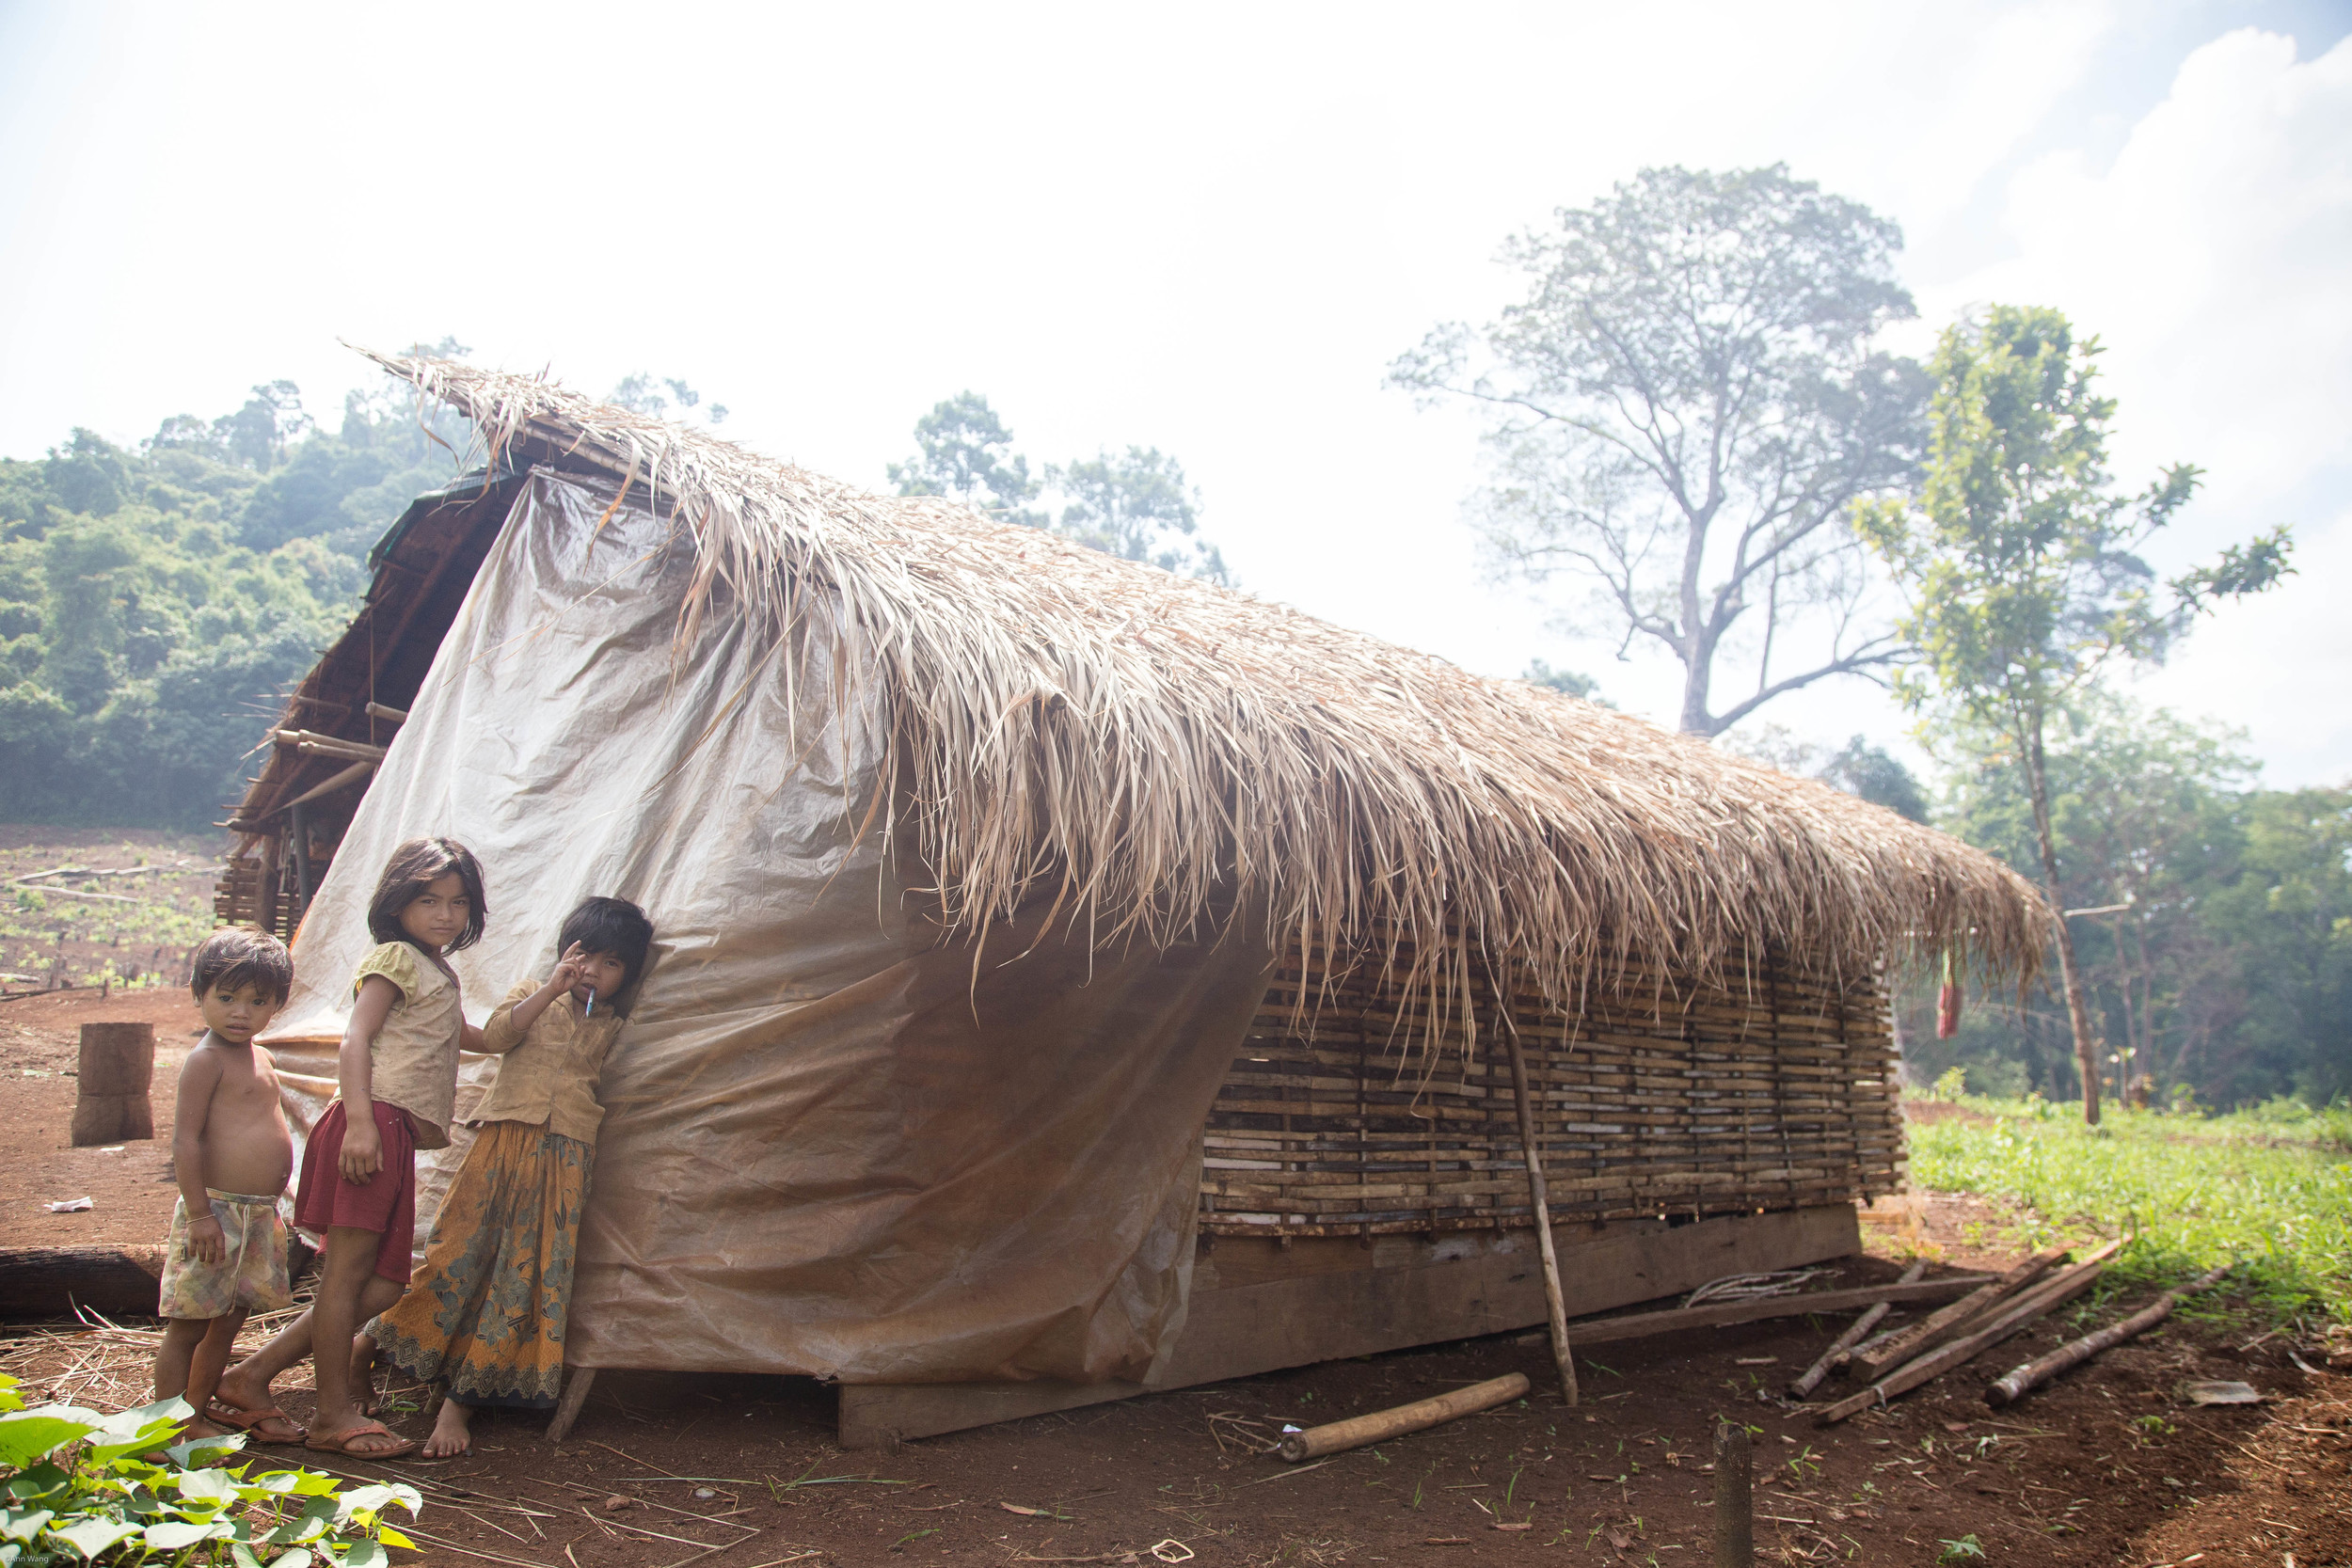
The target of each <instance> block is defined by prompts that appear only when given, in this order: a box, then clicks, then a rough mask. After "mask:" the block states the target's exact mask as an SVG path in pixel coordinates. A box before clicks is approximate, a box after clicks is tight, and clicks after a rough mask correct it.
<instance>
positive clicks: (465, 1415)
mask: <svg viewBox="0 0 2352 1568" xmlns="http://www.w3.org/2000/svg"><path fill="white" fill-rule="evenodd" d="M472 1422H473V1412H472V1411H471V1410H469V1409H468V1408H467V1407H466V1406H464V1405H462V1404H459V1403H458V1402H456V1401H455V1400H453V1399H443V1400H442V1401H441V1413H440V1414H439V1415H438V1416H437V1417H435V1418H433V1435H432V1436H430V1437H428V1438H426V1439H425V1440H424V1457H425V1458H427V1459H454V1458H456V1457H457V1456H458V1455H460V1454H469V1453H471V1452H473V1429H472Z"/></svg>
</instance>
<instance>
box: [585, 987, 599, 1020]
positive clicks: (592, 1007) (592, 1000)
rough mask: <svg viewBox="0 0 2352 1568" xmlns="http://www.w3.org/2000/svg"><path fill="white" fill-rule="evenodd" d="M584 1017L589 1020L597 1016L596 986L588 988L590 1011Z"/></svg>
mask: <svg viewBox="0 0 2352 1568" xmlns="http://www.w3.org/2000/svg"><path fill="white" fill-rule="evenodd" d="M582 1016H583V1017H587V1018H594V1017H596V987H594V986H590V987H589V988H588V1011H587V1012H586V1013H585V1014H583V1015H582Z"/></svg>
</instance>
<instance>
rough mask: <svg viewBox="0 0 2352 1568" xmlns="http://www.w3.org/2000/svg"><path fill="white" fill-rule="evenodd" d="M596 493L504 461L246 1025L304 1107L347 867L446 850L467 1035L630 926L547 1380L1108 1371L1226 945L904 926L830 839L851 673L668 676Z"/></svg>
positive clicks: (315, 1080) (651, 603) (863, 753)
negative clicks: (642, 916)
mask: <svg viewBox="0 0 2352 1568" xmlns="http://www.w3.org/2000/svg"><path fill="white" fill-rule="evenodd" d="M610 502H611V493H610V492H609V491H598V490H596V489H595V488H592V487H590V486H588V485H585V484H583V483H579V482H576V481H573V480H571V479H568V478H564V477H560V476H556V475H552V474H549V473H547V472H545V471H542V472H540V473H537V474H535V475H533V476H532V479H531V481H530V483H528V484H527V485H526V486H525V488H524V490H523V492H522V494H521V496H520V498H519V499H517V501H516V509H515V514H514V515H513V516H512V517H510V519H509V521H508V523H507V526H506V529H505V531H504V532H503V533H502V534H501V538H500V540H499V543H498V545H497V546H496V547H495V548H494V549H493V551H492V552H491V554H490V556H489V559H488V560H487V561H486V562H485V563H484V565H483V567H482V570H481V572H480V574H479V575H478V576H477V578H476V579H475V582H474V586H473V590H472V593H471V594H470V595H469V598H468V600H467V603H466V606H465V608H464V610H462V611H461V612H460V614H459V615H458V618H457V621H456V624H455V625H454V626H453V628H452V629H451V631H450V633H449V635H448V637H447V639H446V640H445V641H444V642H443V644H442V647H441V650H440V654H439V657H438V659H437V662H436V664H435V666H434V669H433V673H432V674H431V675H430V676H429V677H428V678H427V679H426V682H425V684H424V688H423V689H422V690H421V692H420V694H419V695H418V697H417V699H416V702H415V704H414V706H413V708H412V710H411V713H410V716H409V719H408V721H407V722H406V723H405V725H404V726H403V727H402V729H401V731H400V733H399V735H398V736H397V738H396V739H395V740H394V741H393V743H392V746H391V748H390V751H389V754H388V755H387V756H386V758H385V759H384V763H383V765H382V767H381V768H379V770H378V772H377V774H376V777H375V780H374V782H373V785H372V787H371V788H370V790H369V792H368V796H367V798H366V800H365V801H364V803H363V804H362V805H361V806H360V808H359V811H358V816H357V817H356V818H355V819H354V821H353V823H352V825H351V828H350V830H349V832H348V833H347V834H346V836H345V837H344V839H343V841H342V845H341V847H339V848H338V849H337V850H336V853H335V857H334V861H333V863H332V866H331V869H330V870H329V872H328V874H327V876H326V880H325V882H324V884H323V885H322V886H321V888H320V890H319V894H318V897H317V899H316V901H315V902H314V904H313V905H312V907H311V909H310V912H309V914H308V915H307V917H306V918H305V919H304V922H303V926H302V929H301V931H300V933H299V934H298V936H297V938H296V941H295V943H294V961H295V971H296V981H295V990H294V1000H293V1003H292V1005H291V1006H289V1008H288V1010H287V1012H286V1014H285V1015H284V1018H283V1022H281V1023H280V1024H279V1025H278V1027H277V1028H276V1029H274V1030H273V1031H272V1034H271V1038H270V1040H269V1041H268V1043H270V1044H273V1045H275V1046H277V1048H278V1052H279V1060H280V1067H281V1071H282V1073H283V1074H284V1075H285V1077H286V1082H287V1086H288V1096H289V1100H290V1101H291V1103H292V1108H293V1109H294V1112H295V1114H296V1116H297V1117H298V1119H299V1121H300V1123H301V1125H303V1126H306V1127H307V1126H308V1125H309V1122H310V1117H313V1116H314V1115H315V1114H316V1113H317V1112H318V1110H319V1109H320V1108H322V1107H323V1105H324V1103H325V1101H326V1098H327V1097H328V1096H330V1095H331V1094H332V1093H333V1078H334V1072H335V1066H334V1049H335V1040H336V1039H337V1038H338V1037H340V1035H341V1032H342V1023H343V1018H344V1015H345V1009H346V1007H347V1006H348V987H349V983H350V976H351V974H352V972H353V969H354V968H355V966H356V965H357V964H358V960H359V958H361V956H362V955H364V954H365V953H366V951H367V950H368V948H369V946H370V945H371V942H372V939H371V938H370V937H369V935H368V931H367V920H366V907H367V901H368V897H369V895H370V894H371V893H372V891H373V886H374V881H375V877H376V874H377V872H378V870H379V869H380V868H381V867H382V865H383V863H384V861H385V859H386V857H387V855H388V854H389V851H390V849H391V848H392V847H393V846H394V845H395V844H397V843H399V842H400V841H401V840H403V839H405V838H411V837H416V836H420V835H425V834H434V833H446V834H448V835H450V836H452V837H454V838H456V839H458V840H460V841H462V842H463V843H465V844H466V845H468V846H469V847H471V848H472V849H473V851H474V852H475V853H476V854H477V855H478V856H479V857H480V858H481V860H482V863H483V865H484V867H485V872H486V875H487V879H488V901H489V905H490V920H489V929H488V934H487V935H486V936H485V938H484V940H483V941H482V942H480V943H479V944H478V945H477V946H475V947H473V948H470V949H469V950H467V951H466V952H463V953H460V954H457V955H455V958H454V962H455V966H456V968H457V971H458V973H459V974H460V975H461V976H462V978H463V980H464V982H465V989H466V1001H467V1012H468V1016H469V1017H470V1018H473V1019H475V1020H476V1021H479V1020H480V1019H481V1018H482V1017H483V1016H485V1014H486V1012H487V1010H488V1008H489V1006H491V1005H492V1004H493V1003H494V1002H496V1001H497V999H498V998H499V997H500V996H501V994H502V993H503V992H504V991H505V990H506V989H507V988H508V987H509V986H510V985H512V984H513V983H514V982H515V981H516V980H517V979H520V978H523V977H525V976H529V975H539V974H545V973H546V971H547V969H548V966H549V964H550V963H551V962H552V960H553V957H554V939H555V933H556V928H557V927H558V926H559V925H560V923H561V922H562V920H563V917H564V913H565V911H568V910H570V909H571V908H572V906H573V905H574V904H575V903H577V902H578V901H579V900H580V898H582V897H585V896H587V895H591V894H606V895H616V896H620V897H625V898H630V899H634V900H636V901H637V902H638V903H640V904H642V905H644V907H645V910H646V911H647V912H648V913H649V914H650V915H651V916H652V918H653V920H654V923H655V926H656V927H657V929H658V931H659V933H660V935H659V940H658V942H657V947H656V954H657V957H656V959H655V963H654V965H653V969H652V973H651V974H650V976H649V978H648V979H647V981H646V983H645V985H644V991H643V995H642V996H641V997H640V999H639V1001H638V1004H637V1006H636V1007H635V1009H634V1011H633V1014H632V1016H631V1018H630V1021H629V1022H628V1027H627V1028H625V1029H624V1030H623V1031H622V1034H621V1037H620V1040H619V1043H618V1045H617V1046H616V1047H615V1049H614V1051H613V1053H612V1059H611V1061H610V1063H609V1064H608V1065H607V1067H606V1069H605V1077H604V1082H603V1084H602V1086H601V1090H600V1095H601V1098H602V1099H603V1101H604V1102H605V1104H606V1105H607V1106H608V1107H609V1109H610V1115H609V1116H608V1117H607V1118H606V1120H605V1123H604V1129H603V1132H602V1135H601V1137H600V1140H599V1144H598V1148H597V1151H596V1170H595V1176H594V1180H593V1185H592V1189H591V1197H590V1201H589V1207H588V1215H587V1220H586V1223H585V1225H584V1227H583V1229H582V1234H581V1241H580V1275H579V1285H578V1289H577V1291H576V1294H575V1297H574V1301H573V1307H572V1331H571V1338H570V1344H569V1356H568V1358H569V1359H570V1360H571V1361H572V1362H573V1363H574V1364H575V1365H584V1366H627V1367H644V1368H665V1369H672V1370H747V1371H786V1372H809V1373H816V1374H819V1375H825V1376H833V1377H839V1378H842V1379H844V1380H847V1381H850V1382H929V1381H954V1380H961V1379H1001V1378H1010V1377H1028V1376H1051V1377H1060V1378H1073V1379H1081V1380H1092V1379H1100V1378H1105V1377H1121V1378H1139V1377H1141V1376H1142V1375H1143V1374H1144V1372H1145V1370H1146V1369H1147V1368H1148V1367H1149V1365H1150V1363H1151V1362H1152V1359H1153V1358H1154V1356H1155V1355H1156V1354H1159V1353H1160V1352H1162V1351H1163V1350H1164V1349H1165V1348H1166V1346H1167V1345H1168V1344H1169V1343H1170V1342H1172V1339H1173V1338H1174V1335H1175V1333H1176V1331H1177V1329H1178V1328H1179V1326H1180V1325H1181V1323H1182V1318H1183V1311H1184V1290H1185V1285H1186V1282H1187V1280H1188V1277H1189V1269H1190V1260H1191V1256H1192V1224H1193V1219H1192V1217H1193V1213H1194V1208H1195V1201H1196V1199H1195V1186H1196V1182H1197V1173H1198V1168H1199V1159H1200V1154H1199V1133H1200V1126H1201V1123H1202V1121H1203V1119H1204V1117H1206V1114H1207V1111H1208V1108H1209V1104H1210V1101H1212V1100H1213V1099H1214V1098H1215V1095H1216V1086H1217V1085H1218V1083H1219V1081H1220V1080H1221V1079H1222V1078H1223V1076H1224V1074H1225V1071H1226V1069H1227V1068H1228V1067H1229V1066H1230V1065H1231V1063H1232V1057H1233V1055H1234V1053H1235V1050H1236V1048H1237V1047H1238V1045H1239V1043H1240V1041H1241V1039H1242V1037H1243V1033H1244V1031H1245V1029H1246V1028H1247V1026H1248V1021H1249V1018H1250V1016H1251V1014H1252V1013H1253V1011H1254V1010H1255V1008H1256V1006H1257V1004H1258V1001H1259V999H1260V997H1261V996H1262V995H1263V991H1264V988H1265V982H1266V976H1267V974H1268V971H1269V969H1270V961H1269V955H1268V954H1267V952H1266V950H1265V948H1264V945H1263V942H1256V941H1244V940H1242V939H1241V938H1240V937H1239V936H1238V935H1236V936H1234V937H1233V938H1232V939H1229V940H1228V941H1227V942H1224V943H1222V944H1221V945H1212V944H1204V945H1202V946H1199V947H1183V948H1177V949H1174V950H1171V951H1168V952H1165V953H1162V952H1152V951H1112V952H1106V953H1097V954H1089V953H1088V952H1086V951H1085V950H1084V948H1083V945H1079V944H1073V943H1070V942H1065V941H1060V940H1048V941H1046V942H1042V943H1037V944H1036V945H1035V946H1034V947H1033V946H1032V944H1033V942H1035V939H1036V936H1037V932H1036V930H1035V928H1034V926H1033V925H1031V924H1030V923H1026V922H1016V923H1013V924H1012V925H1011V926H1009V927H999V928H998V929H997V930H996V931H995V932H993V933H992V935H991V937H990V940H989V942H988V951H987V953H986V955H985V956H984V958H982V960H981V961H980V962H978V963H977V964H976V963H975V961H974V954H973V951H972V948H971V945H970V944H969V943H968V942H963V941H961V940H959V941H956V942H948V943H945V944H943V943H942V942H939V941H938V940H937V931H936V929H935V927H932V926H931V925H930V923H929V922H928V921H927V920H926V919H925V918H924V913H923V911H924V909H925V907H926V906H925V904H924V903H923V901H922V900H921V899H920V898H919V897H916V896H913V895H909V894H908V893H907V891H906V889H905V887H904V886H903V885H902V883H901V880H900V879H899V877H898V868H897V867H895V866H894V865H892V864H890V863H887V862H886V859H885V857H884V855H883V853H882V846H881V845H880V844H879V842H878V832H877V831H876V829H875V828H874V827H872V826H869V825H868V823H869V817H868V813H869V810H870V808H871V807H872V805H873V802H874V800H875V791H876V789H877V787H878V785H879V784H880V783H881V781H880V779H879V769H880V768H881V766H882V758H883V752H884V745H883V741H884V736H883V733H882V723H883V716H882V705H881V702H880V699H879V694H878V693H876V692H874V691H872V690H871V689H867V688H863V687H861V686H860V684H859V683H858V682H857V681H856V680H855V679H854V678H849V677H846V676H845V674H844V672H843V671H842V670H841V669H839V668H836V665H837V664H838V663H842V662H851V661H845V660H842V659H840V658H839V657H838V656H837V655H836V654H834V652H833V650H832V649H831V647H830V645H829V643H828V642H827V641H826V637H825V636H819V637H818V638H815V639H812V640H811V642H810V643H809V645H808V646H807V647H806V648H805V650H804V657H803V658H802V659H801V660H800V661H799V669H798V672H797V677H796V680H795V681H794V683H793V684H792V687H791V689H790V690H788V691H787V682H786V680H785V678H784V668H785V661H784V660H783V659H781V658H780V657H776V654H775V652H774V649H773V646H772V644H771V643H763V642H762V641H759V640H757V639H755V637H753V636H752V635H751V634H750V633H749V631H748V630H747V628H746V627H744V626H741V625H739V624H736V623H733V622H722V623H721V624H718V625H714V626H707V627H706V628H705V630H704V632H703V633H702V635H701V636H700V638H699V640H698V641H697V643H696V645H695V646H694V648H693V649H692V650H691V656H690V657H688V658H686V659H684V660H683V661H679V662H676V663H674V662H673V659H672V654H671V641H672V637H673V634H674V633H675V629H676V613H677V606H678V603H679V600H680V597H681V595H682V594H683V592H684V589H685V584H686V579H687V576H688V573H689V570H690V568H691V559H690V558H689V556H688V553H687V547H686V546H683V545H675V544H673V543H671V542H670V540H669V537H668V530H667V529H666V527H665V526H664V525H662V524H661V523H660V522H658V521H657V520H656V519H655V518H653V517H652V516H650V515H648V514H646V513H645V512H644V511H643V510H642V509H639V508H636V507H633V506H632V507H625V508H622V509H620V510H618V511H614V512H612V513H611V515H610V516H609V517H608V516H607V510H608V507H609V506H610ZM600 519H602V520H603V521H602V524H601V530H599V520H600ZM829 635H830V634H829V633H827V634H826V636H829ZM787 705H790V706H787ZM795 712H797V715H798V719H799V722H798V724H797V725H795V724H793V723H792V722H791V720H792V718H793V715H794V713H795ZM875 820H878V819H875ZM861 828H864V832H862V833H861ZM908 880H910V881H914V882H916V883H920V882H921V881H922V880H923V879H922V878H920V877H911V878H909V879H908ZM495 1070H496V1062H495V1060H494V1059H487V1058H473V1057H469V1058H468V1059H467V1065H466V1069H465V1078H466V1081H467V1082H468V1083H470V1084H486V1083H488V1082H489V1081H490V1075H491V1074H492V1073H494V1072H495ZM477 1100H478V1091H474V1092H469V1091H466V1090H463V1089H461V1091H460V1095H459V1101H458V1112H459V1116H460V1117H463V1116H464V1115H465V1114H466V1113H467V1111H468V1110H469V1107H470V1106H471V1105H472V1104H474V1103H475V1102H476V1101H477ZM456 1132H457V1139H456V1142H455V1143H454V1145H453V1148H451V1149H449V1150H446V1151H443V1152H441V1153H438V1154H436V1155H431V1156H427V1157H426V1159H427V1164H428V1169H427V1171H426V1173H425V1182H426V1184H425V1188H424V1192H423V1195H422V1201H421V1206H420V1227H421V1228H420V1245H421V1244H422V1234H423V1231H422V1227H423V1226H424V1225H426V1224H427V1223H429V1220H430V1217H431V1215H432V1213H433V1212H437V1210H438V1207H439V1198H440V1195H441V1194H442V1193H443V1192H445V1191H446V1187H447V1181H448V1179H449V1176H450V1174H451V1173H452V1172H453V1171H454V1169H455V1165H456V1162H457V1160H458V1159H459V1158H460V1157H461V1156H462V1153H463V1150H464V1148H466V1146H467V1143H468V1142H469V1139H468V1138H467V1137H466V1135H465V1133H464V1132H463V1130H462V1129H459V1130H456Z"/></svg>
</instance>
